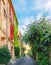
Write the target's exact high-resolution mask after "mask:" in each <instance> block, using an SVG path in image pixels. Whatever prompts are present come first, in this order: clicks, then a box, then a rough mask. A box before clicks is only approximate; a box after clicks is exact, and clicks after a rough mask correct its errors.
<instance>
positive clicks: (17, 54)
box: [14, 46, 20, 58]
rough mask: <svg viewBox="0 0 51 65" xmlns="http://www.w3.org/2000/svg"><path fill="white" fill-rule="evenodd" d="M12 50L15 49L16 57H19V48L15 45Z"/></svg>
mask: <svg viewBox="0 0 51 65" xmlns="http://www.w3.org/2000/svg"><path fill="white" fill-rule="evenodd" d="M14 51H15V56H16V58H19V57H20V48H19V47H17V46H16V47H14Z"/></svg>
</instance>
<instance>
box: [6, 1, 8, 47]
mask: <svg viewBox="0 0 51 65" xmlns="http://www.w3.org/2000/svg"><path fill="white" fill-rule="evenodd" d="M7 36H8V1H7V8H6V46H8V37H7Z"/></svg>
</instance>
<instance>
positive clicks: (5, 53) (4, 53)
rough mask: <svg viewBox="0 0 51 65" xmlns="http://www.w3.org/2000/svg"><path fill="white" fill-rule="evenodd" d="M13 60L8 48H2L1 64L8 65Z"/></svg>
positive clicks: (0, 51) (0, 50) (0, 49)
mask: <svg viewBox="0 0 51 65" xmlns="http://www.w3.org/2000/svg"><path fill="white" fill-rule="evenodd" d="M10 59H11V55H10V52H9V50H8V48H7V47H6V46H3V47H2V48H0V64H7V63H8V62H9V61H10Z"/></svg>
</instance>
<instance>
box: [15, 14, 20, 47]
mask: <svg viewBox="0 0 51 65" xmlns="http://www.w3.org/2000/svg"><path fill="white" fill-rule="evenodd" d="M14 18H15V22H14V23H15V25H14V46H19V45H20V44H19V40H18V20H17V17H16V15H15V16H14Z"/></svg>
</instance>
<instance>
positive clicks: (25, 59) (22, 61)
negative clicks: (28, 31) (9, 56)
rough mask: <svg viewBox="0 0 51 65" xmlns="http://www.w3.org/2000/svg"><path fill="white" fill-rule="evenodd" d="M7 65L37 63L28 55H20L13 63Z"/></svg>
mask: <svg viewBox="0 0 51 65" xmlns="http://www.w3.org/2000/svg"><path fill="white" fill-rule="evenodd" d="M9 65H37V63H36V62H35V61H34V60H33V59H32V58H30V57H29V56H25V57H22V58H21V59H20V60H16V61H15V62H14V63H13V64H9Z"/></svg>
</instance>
